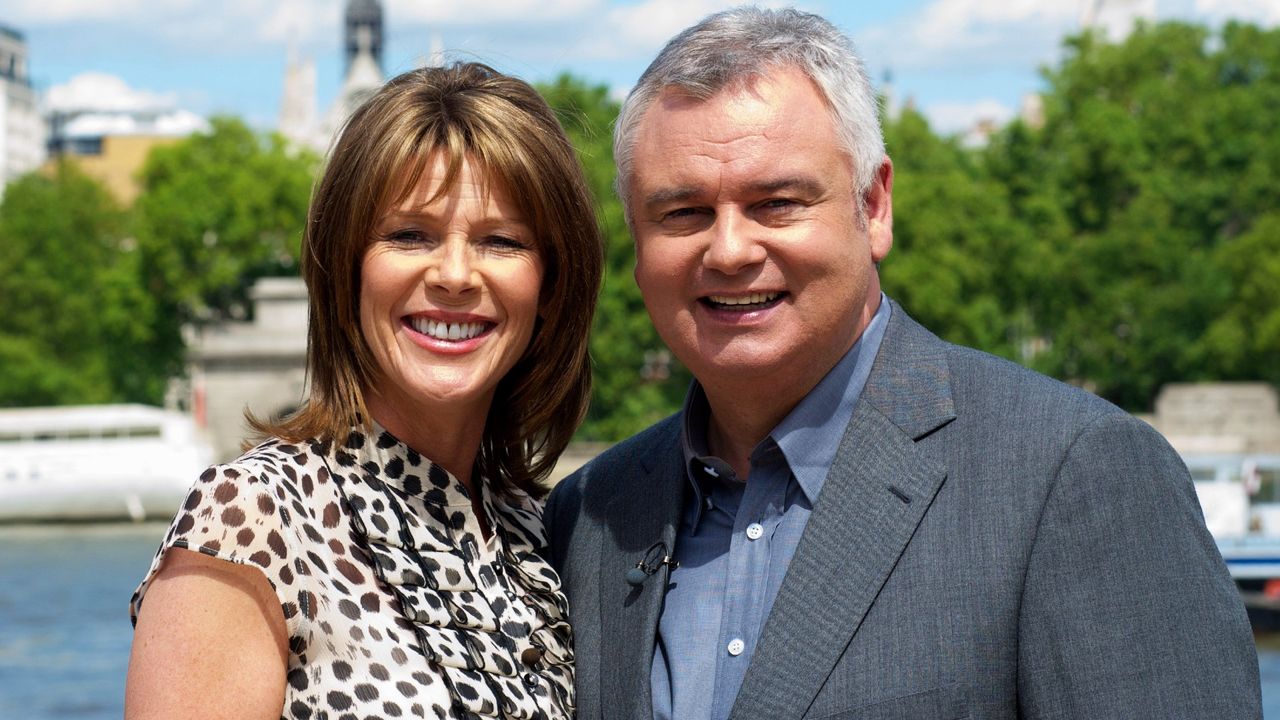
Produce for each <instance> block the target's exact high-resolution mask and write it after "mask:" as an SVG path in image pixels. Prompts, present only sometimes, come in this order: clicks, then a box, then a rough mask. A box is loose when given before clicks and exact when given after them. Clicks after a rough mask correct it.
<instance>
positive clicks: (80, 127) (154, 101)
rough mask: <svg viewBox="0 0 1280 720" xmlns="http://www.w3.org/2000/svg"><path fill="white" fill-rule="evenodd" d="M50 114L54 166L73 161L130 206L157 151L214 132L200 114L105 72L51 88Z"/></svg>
mask: <svg viewBox="0 0 1280 720" xmlns="http://www.w3.org/2000/svg"><path fill="white" fill-rule="evenodd" d="M45 111H46V114H47V117H48V123H49V125H48V127H49V139H48V151H49V158H50V162H56V161H57V160H59V159H64V158H67V159H72V160H74V161H75V162H76V164H77V165H78V166H79V167H80V169H81V170H83V171H84V172H85V174H87V175H89V176H90V177H92V178H94V179H96V180H98V181H100V182H102V183H103V185H105V186H106V188H107V189H108V190H109V191H111V193H112V195H114V196H115V197H116V199H117V200H119V201H120V202H121V203H123V204H126V205H128V204H130V203H132V202H133V200H134V199H135V198H136V197H137V196H138V192H139V190H140V188H139V186H138V180H137V176H138V171H139V170H141V169H142V164H143V163H144V162H145V161H146V159H147V154H148V153H149V152H150V151H151V149H152V148H153V147H155V146H157V145H163V144H167V143H173V142H177V141H178V140H181V139H182V138H185V137H187V136H188V135H190V134H192V133H195V132H204V131H207V130H208V129H209V124H208V122H206V121H205V119H204V118H202V117H200V116H199V115H196V114H195V113H192V112H189V111H187V110H181V109H178V108H176V107H174V105H173V103H172V102H171V101H168V100H166V99H164V98H159V97H154V96H151V95H149V94H146V93H140V92H137V91H135V90H133V89H132V88H130V87H129V86H128V85H126V84H125V83H124V81H123V80H120V79H119V78H117V77H114V76H111V75H103V74H100V73H83V74H81V75H77V76H76V77H73V78H71V80H70V81H68V82H67V83H66V84H65V85H59V86H56V87H53V88H50V90H49V92H48V93H46V95H45Z"/></svg>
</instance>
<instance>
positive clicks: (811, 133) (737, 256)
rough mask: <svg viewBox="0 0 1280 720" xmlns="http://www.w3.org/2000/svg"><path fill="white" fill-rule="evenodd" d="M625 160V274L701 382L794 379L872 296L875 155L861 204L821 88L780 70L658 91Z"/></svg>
mask: <svg viewBox="0 0 1280 720" xmlns="http://www.w3.org/2000/svg"><path fill="white" fill-rule="evenodd" d="M632 168H633V170H632V178H631V181H632V182H631V191H630V192H631V194H630V198H629V200H630V207H631V213H632V221H633V228H634V233H635V239H636V256H637V263H636V282H637V284H639V286H640V292H641V294H642V295H643V296H644V301H645V305H646V306H647V307H648V310H649V315H650V316H651V317H652V319H653V323H654V325H655V326H656V327H657V330H658V333H659V334H660V335H661V336H662V339H663V340H665V341H666V343H667V345H669V346H670V347H671V349H672V351H673V352H674V353H675V354H676V356H677V357H679V358H680V360H681V362H683V363H684V364H685V365H686V366H687V367H688V368H689V369H690V370H691V371H692V372H693V374H694V375H695V376H696V377H697V378H698V379H699V381H700V382H702V383H703V385H705V386H707V387H708V389H709V390H710V389H713V388H715V387H725V388H733V387H735V386H742V385H743V384H744V383H747V384H749V385H748V386H754V387H760V385H759V384H760V383H762V382H767V383H768V386H767V387H772V388H774V389H775V390H778V391H782V392H787V391H791V392H802V393H807V392H808V390H809V389H810V388H812V386H813V385H814V384H816V383H817V381H818V380H820V379H821V378H822V376H823V375H825V374H826V372H827V371H828V370H830V368H831V367H832V366H834V365H835V363H836V362H838V361H839V359H840V357H841V356H843V354H844V353H845V352H846V351H847V350H848V349H849V348H850V347H851V346H852V345H853V342H854V341H855V340H856V339H857V338H858V336H859V335H860V334H861V332H862V330H863V329H864V328H865V327H866V325H867V323H868V322H870V319H871V316H872V315H874V313H875V309H876V307H877V304H878V302H879V293H880V284H879V279H878V277H877V275H876V270H875V267H874V263H876V262H878V261H879V260H881V259H882V258H883V257H884V256H885V255H886V254H887V253H888V252H889V247H890V245H891V244H892V210H891V205H890V190H891V187H892V179H893V172H892V166H891V165H889V162H888V160H887V159H886V160H885V163H884V165H883V166H882V167H881V168H880V169H879V172H878V173H877V177H876V183H875V184H874V186H873V188H872V190H871V192H869V193H868V194H867V207H866V211H865V216H864V215H863V214H862V211H861V210H860V209H859V203H858V197H857V190H856V184H855V180H854V174H853V167H852V165H851V161H850V160H849V157H848V155H847V153H846V152H844V150H843V149H842V148H841V147H840V144H839V140H838V136H837V134H836V128H835V123H834V122H833V121H832V119H831V115H830V112H829V110H828V107H827V105H826V103H825V102H824V101H823V99H822V96H821V95H820V94H819V92H818V90H817V88H816V86H814V85H813V83H812V82H811V81H810V80H809V79H808V78H807V77H806V76H805V75H803V74H802V73H800V72H799V71H797V70H793V69H782V70H777V71H774V72H773V73H771V74H770V75H769V76H767V77H764V78H761V79H760V80H758V81H756V82H754V83H752V84H750V85H748V86H747V87H745V88H743V89H740V90H728V91H724V92H721V93H720V94H718V95H716V96H714V97H712V98H710V99H709V100H697V99H693V98H689V97H688V96H686V95H683V94H680V93H677V92H673V91H670V90H668V91H667V92H665V93H664V94H663V95H661V96H660V97H659V98H658V99H657V100H656V101H655V102H654V103H653V105H652V106H650V107H649V109H648V110H647V111H646V112H645V114H644V116H643V118H642V119H641V121H640V124H639V126H638V128H637V131H636V140H635V149H634V156H633V164H632ZM760 389H763V387H760Z"/></svg>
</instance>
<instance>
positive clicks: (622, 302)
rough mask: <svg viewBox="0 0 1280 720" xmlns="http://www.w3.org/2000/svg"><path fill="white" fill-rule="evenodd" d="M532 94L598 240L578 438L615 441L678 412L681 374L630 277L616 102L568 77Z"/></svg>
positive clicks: (684, 383)
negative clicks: (588, 376)
mask: <svg viewBox="0 0 1280 720" xmlns="http://www.w3.org/2000/svg"><path fill="white" fill-rule="evenodd" d="M538 89H539V91H540V92H541V93H542V95H543V97H544V98H546V100H547V103H548V104H549V105H551V107H552V108H553V109H554V110H555V111H556V115H557V116H558V117H559V118H560V123H561V124H562V125H563V126H564V128H565V132H566V133H567V134H568V135H569V139H570V140H571V141H572V142H573V144H574V147H575V148H576V149H577V151H578V157H579V159H580V160H581V161H582V164H583V167H584V169H585V172H586V178H587V182H588V184H589V185H590V186H591V191H592V193H593V194H594V195H595V198H596V207H597V213H598V215H599V220H600V227H601V230H602V232H603V234H604V238H605V272H604V288H603V290H602V292H601V295H600V303H599V306H598V308H597V311H596V317H595V323H594V326H593V328H592V335H591V357H592V359H593V361H594V366H595V372H594V377H593V382H594V393H593V398H592V403H591V409H590V411H589V413H588V416H587V420H586V422H585V423H584V424H583V427H582V430H581V431H580V435H581V436H582V437H583V438H584V439H589V440H620V439H622V438H624V437H627V436H628V435H631V434H632V433H635V432H637V431H639V430H641V429H643V428H644V427H646V426H648V425H650V424H651V423H653V422H655V421H657V420H659V419H661V418H663V417H665V416H666V415H669V414H670V413H672V412H675V411H676V410H678V409H679V407H680V403H681V401H682V399H683V397H684V392H685V389H686V388H687V387H688V383H689V375H688V372H687V371H685V370H684V369H683V368H682V367H681V366H680V365H679V363H678V362H677V361H675V360H674V359H670V355H669V354H667V355H666V359H667V360H668V361H666V362H664V361H663V356H662V353H663V352H665V350H666V346H665V345H664V344H663V343H662V340H661V339H660V338H659V337H658V334H657V333H656V332H655V331H654V329H653V325H652V323H650V322H649V316H648V313H647V312H646V311H645V308H644V302H643V301H642V300H641V298H640V291H639V289H637V288H636V284H635V280H634V279H633V277H632V273H633V270H634V268H635V248H634V246H633V245H632V242H631V236H630V233H629V232H628V230H627V224H626V218H625V217H624V215H623V211H622V203H620V202H619V201H618V199H617V196H616V195H615V194H614V192H613V181H614V177H615V173H616V171H615V169H614V165H613V148H612V136H611V129H612V127H613V121H614V119H615V118H616V117H617V115H618V103H617V102H616V101H614V100H613V99H611V98H610V97H609V93H608V89H607V88H606V87H604V86H590V85H587V84H586V83H584V82H583V81H581V80H578V79H575V78H573V77H570V76H569V75H561V76H560V77H558V78H557V79H556V80H555V81H554V82H552V83H549V84H545V85H542V86H540V87H539V88H538ZM654 371H657V374H656V375H655V374H654ZM664 372H665V373H666V376H665V377H664V376H663V373H664Z"/></svg>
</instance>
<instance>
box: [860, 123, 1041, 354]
mask: <svg viewBox="0 0 1280 720" xmlns="http://www.w3.org/2000/svg"><path fill="white" fill-rule="evenodd" d="M884 132H885V144H886V149H887V151H888V152H889V154H890V157H892V158H893V161H894V174H895V181H894V192H893V208H894V247H893V250H892V251H891V252H890V254H889V257H888V258H886V260H885V261H884V263H883V267H882V269H881V278H882V281H883V287H884V289H885V292H886V293H888V294H889V295H890V296H892V297H894V298H895V299H897V300H898V301H900V302H901V303H902V304H903V305H904V307H906V308H908V310H909V312H911V313H912V315H913V316H915V317H916V318H917V319H919V320H920V321H921V322H922V323H924V324H925V325H926V326H928V327H930V328H932V329H933V330H934V331H935V332H937V333H939V334H940V335H941V336H942V337H944V338H946V339H947V340H950V341H952V342H957V343H962V344H965V345H971V346H976V347H980V348H983V349H985V350H987V351H989V352H993V353H996V354H999V355H1003V356H1005V357H1010V358H1018V357H1019V356H1020V353H1021V352H1022V350H1023V347H1024V345H1025V342H1026V341H1027V338H1028V335H1029V333H1030V332H1031V328H1030V326H1029V323H1030V319H1029V316H1028V311H1027V305H1028V296H1029V294H1030V293H1031V292H1032V291H1033V287H1032V286H1031V284H1030V283H1029V282H1028V274H1029V272H1030V271H1031V258H1032V257H1033V252H1034V249H1035V248H1034V246H1033V243H1031V242H1030V240H1031V238H1030V236H1029V233H1028V232H1027V230H1026V225H1025V224H1023V223H1020V222H1018V221H1017V220H1016V219H1015V218H1014V217H1013V215H1012V214H1011V210H1010V202H1009V197H1008V190H1007V189H1006V188H1005V187H1004V186H1003V185H1002V184H1000V183H999V182H997V181H995V180H993V179H992V177H991V174H990V173H989V172H988V170H987V168H986V166H985V165H984V164H983V163H982V162H981V159H980V158H979V157H978V156H977V155H976V154H975V153H973V152H972V151H969V150H966V149H964V148H962V147H961V146H960V145H959V142H958V141H957V140H956V139H954V138H951V139H943V138H939V137H938V136H937V135H935V134H934V133H933V132H932V130H930V128H929V125H928V122H927V121H926V120H925V118H924V116H922V115H921V114H919V113H918V112H915V111H913V110H906V111H904V112H903V113H902V114H901V116H899V117H898V118H895V119H892V120H889V121H887V122H885V125H884Z"/></svg>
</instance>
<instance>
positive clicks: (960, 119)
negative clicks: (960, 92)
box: [924, 98, 1014, 135]
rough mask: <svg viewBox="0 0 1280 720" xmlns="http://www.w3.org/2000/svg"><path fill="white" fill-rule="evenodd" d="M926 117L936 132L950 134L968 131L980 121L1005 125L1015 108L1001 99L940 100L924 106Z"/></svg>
mask: <svg viewBox="0 0 1280 720" xmlns="http://www.w3.org/2000/svg"><path fill="white" fill-rule="evenodd" d="M924 114H925V117H927V118H929V125H930V126H931V127H932V128H933V130H934V131H935V132H938V133H941V134H944V135H950V134H953V133H959V132H967V131H969V130H971V129H973V127H974V126H976V125H977V124H978V123H980V122H983V121H989V122H991V123H994V124H995V125H1004V124H1005V123H1007V122H1009V121H1010V120H1012V119H1013V115H1014V110H1013V108H1011V107H1009V106H1008V105H1005V104H1004V103H1002V102H1000V101H999V100H993V99H991V98H983V99H981V100H975V101H973V102H938V103H930V104H928V105H926V106H925V107H924Z"/></svg>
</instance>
